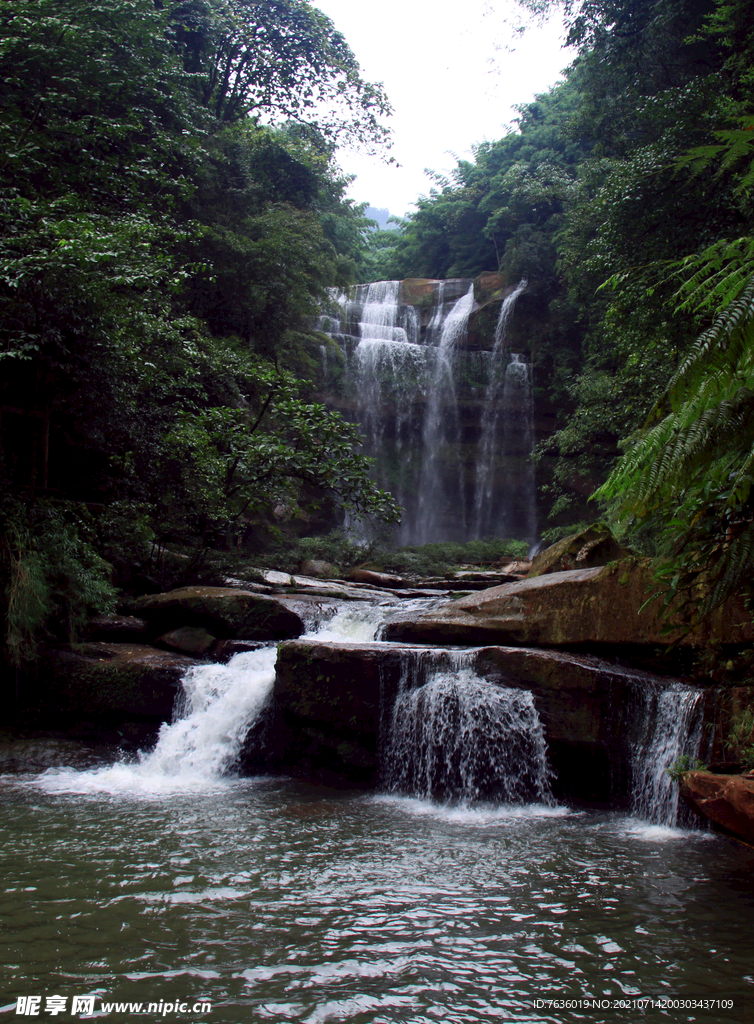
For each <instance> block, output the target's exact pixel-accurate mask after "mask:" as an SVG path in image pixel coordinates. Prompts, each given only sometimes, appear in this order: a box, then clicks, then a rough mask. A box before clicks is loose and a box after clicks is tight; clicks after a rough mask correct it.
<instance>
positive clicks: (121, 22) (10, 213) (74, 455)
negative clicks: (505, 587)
mask: <svg viewBox="0 0 754 1024" xmlns="http://www.w3.org/2000/svg"><path fill="white" fill-rule="evenodd" d="M0 74H1V75H2V81H3V89H2V93H1V94H0V112H1V114H2V116H1V117H0V137H1V139H2V145H1V146H0V151H1V152H2V158H1V159H0V331H1V332H2V334H1V335H0V368H1V369H2V377H1V379H0V389H1V394H0V411H1V420H0V422H1V424H2V426H1V430H0V477H2V483H3V487H4V490H5V493H6V503H5V505H4V506H3V509H2V530H1V531H0V532H1V533H2V544H1V545H0V548H1V551H0V554H2V558H1V559H0V574H1V575H2V579H3V586H2V594H3V595H4V596H3V601H4V604H5V611H6V612H8V632H7V636H6V643H7V650H8V651H9V652H10V657H11V660H12V661H15V662H16V663H20V662H21V661H22V660H23V657H24V655H25V653H26V654H29V653H31V652H32V650H33V642H32V639H33V636H35V637H39V636H41V635H43V632H44V629H46V628H52V629H58V630H60V629H61V628H62V624H65V625H67V626H68V627H71V628H73V627H75V625H76V620H77V617H78V616H79V614H80V613H83V612H84V611H86V610H92V609H93V608H95V607H107V606H108V603H111V601H112V587H111V583H112V582H115V583H125V584H128V582H129V576H130V577H133V575H134V572H138V571H140V568H141V570H144V571H146V570H147V568H148V567H147V564H146V563H147V561H148V559H149V557H150V550H151V549H152V548H153V547H154V546H157V547H160V546H162V545H164V544H165V543H168V542H169V543H171V544H175V543H183V544H185V545H186V546H187V547H188V548H191V547H195V546H196V545H206V544H210V543H212V544H216V545H217V544H220V545H225V544H236V543H242V542H254V541H255V540H258V539H259V537H260V536H263V535H268V534H269V533H270V531H274V530H275V528H276V527H277V526H279V525H280V524H281V523H283V522H286V521H291V520H292V519H296V517H299V519H300V518H301V517H309V519H310V520H311V522H317V521H318V519H317V517H318V516H319V517H321V518H322V519H323V522H325V523H326V522H328V514H327V509H328V508H331V507H332V506H333V503H335V504H340V505H342V506H345V507H346V508H347V509H348V510H349V511H350V512H351V513H352V514H354V515H356V516H359V515H373V516H377V517H384V518H387V519H390V518H394V517H395V516H396V514H397V513H396V509H395V506H394V504H393V503H392V501H391V500H390V498H389V497H388V496H387V495H385V494H383V493H382V492H380V491H379V490H378V489H377V488H376V487H375V486H374V485H373V484H372V483H371V482H370V481H369V478H368V475H367V465H366V460H365V459H364V458H363V457H361V456H359V455H357V454H355V453H354V447H355V446H357V445H358V443H359V440H358V437H357V435H356V434H355V432H354V430H353V429H352V428H351V427H350V426H348V425H347V424H345V423H344V421H343V420H342V419H341V418H340V417H339V416H337V415H335V414H331V413H329V412H328V411H327V410H326V409H324V408H323V407H322V406H320V405H317V404H315V403H312V401H311V400H310V398H309V397H308V394H307V389H306V385H305V384H304V383H303V382H302V380H301V379H299V378H306V377H307V376H308V375H309V374H310V371H311V370H312V368H313V367H315V366H316V365H317V362H316V360H317V357H318V347H317V346H318V341H317V339H316V338H315V337H314V336H312V335H311V334H309V333H307V329H306V325H307V323H308V322H309V321H308V318H309V317H310V316H311V315H312V313H313V312H314V311H315V310H316V308H317V304H318V302H319V300H320V299H321V297H322V296H323V294H324V290H325V289H326V288H327V287H328V286H333V285H340V286H343V285H346V284H348V283H349V282H350V281H351V280H353V279H354V277H355V275H356V272H357V267H358V264H359V260H360V259H361V249H362V239H363V235H364V233H365V231H366V230H367V229H368V221H366V220H365V218H364V217H363V216H362V211H361V208H359V207H357V206H355V205H354V204H353V203H352V202H351V201H350V200H347V199H346V198H345V189H346V187H347V180H345V179H344V178H343V176H342V175H341V174H340V172H339V171H338V169H337V166H336V165H335V164H334V162H333V152H334V141H335V138H336V137H338V138H342V137H343V136H344V135H347V136H349V137H350V138H351V139H352V140H355V141H360V142H362V143H364V144H366V145H371V146H377V145H379V144H380V143H381V142H382V141H383V140H384V134H385V132H384V128H383V127H382V125H381V121H380V118H381V116H382V115H383V114H384V113H386V112H387V111H388V107H387V103H386V100H385V98H384V96H383V94H382V92H381V91H380V89H379V87H377V86H372V85H370V84H369V83H367V82H364V81H363V80H362V78H361V76H360V73H359V69H358V65H357V64H356V61H355V59H354V57H353V54H352V53H351V51H350V50H349V48H348V46H347V44H346V42H345V40H344V39H343V38H342V36H341V35H340V34H339V33H338V32H337V31H335V29H334V27H333V25H332V23H331V22H330V21H329V20H328V19H327V18H326V17H325V16H324V15H322V14H321V13H320V12H319V11H317V10H316V9H315V8H313V7H311V6H310V5H309V4H308V3H306V2H304V0H276V2H274V3H265V4H259V3H255V2H252V0H187V2H177V0H172V2H166V0H163V2H154V0H96V2H94V3H91V2H90V3H84V2H83V0H0ZM312 517H313V518H312ZM103 555H104V556H106V558H107V559H108V560H109V564H108V563H107V562H104V561H103V560H102V556H103ZM113 565H114V567H115V575H114V576H113V569H112V566H113ZM76 579H78V580H79V582H80V586H79V588H78V590H77V589H76V586H74V581H75V580H76ZM65 581H68V582H65ZM140 582H141V583H142V585H143V582H144V581H143V579H141V580H140ZM66 594H67V595H68V596H67V597H66V596H65V595H66ZM66 609H67V610H66ZM69 632H70V629H69ZM32 635H33V636H32Z"/></svg>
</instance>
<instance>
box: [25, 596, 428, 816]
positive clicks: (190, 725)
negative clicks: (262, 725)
mask: <svg viewBox="0 0 754 1024" xmlns="http://www.w3.org/2000/svg"><path fill="white" fill-rule="evenodd" d="M432 604H434V600H433V599H431V598H430V599H427V598H415V599H413V600H408V601H405V600H404V601H401V602H400V604H398V603H397V602H388V601H386V602H382V603H377V604H369V603H367V602H361V601H360V602H344V603H343V606H342V607H341V608H340V609H339V611H338V612H337V613H336V615H335V616H334V617H333V618H332V619H330V621H329V622H327V623H325V622H324V621H321V620H320V621H319V622H314V621H313V622H312V623H311V625H310V627H309V628H310V630H311V631H310V632H309V633H307V634H306V635H305V637H304V639H317V640H323V641H328V640H329V641H333V642H337V643H349V642H350V643H364V642H369V641H371V640H374V638H375V636H376V635H377V633H378V631H379V629H380V627H381V625H382V624H383V623H384V622H385V620H386V618H389V617H390V615H391V614H393V613H395V611H396V608H397V607H400V610H401V611H402V612H409V613H410V612H411V611H412V610H416V611H419V610H426V609H428V608H429V607H430V606H431V605H432ZM276 660H277V646H276V645H271V646H270V647H265V648H262V649H260V650H258V651H250V652H247V653H244V654H237V655H236V656H235V657H234V658H232V659H231V660H230V661H229V662H228V664H227V665H221V664H207V665H195V666H193V667H192V668H190V669H189V670H188V672H187V673H186V675H185V676H184V679H183V696H182V699H181V700H180V701H179V702H178V705H177V707H176V713H175V716H174V720H173V722H172V723H170V724H168V723H165V724H164V725H163V726H162V727H161V729H160V733H159V736H158V738H157V743H156V745H155V747H154V749H153V750H151V751H149V752H146V753H140V754H139V756H138V758H136V759H135V760H133V759H132V760H125V759H124V760H122V761H118V762H116V763H115V764H113V765H110V766H107V767H103V768H95V769H93V770H91V771H77V770H76V769H74V768H63V769H49V770H48V771H46V772H44V773H43V774H42V775H40V776H39V778H38V779H37V780H35V784H37V785H39V786H41V787H42V788H43V789H45V790H46V791H47V792H51V793H81V794H86V793H112V794H121V795H132V796H157V797H162V796H166V795H170V794H181V793H193V794H201V793H212V792H217V791H218V790H222V789H223V788H225V787H227V786H228V785H229V778H228V775H227V773H228V772H229V771H230V770H231V769H232V767H233V764H234V762H235V761H236V759H237V757H238V755H239V753H240V751H241V748H242V746H243V743H244V740H245V739H246V736H247V734H248V732H249V730H250V728H251V727H252V725H253V724H254V723H255V721H256V720H257V719H258V717H259V715H260V714H261V712H262V710H263V709H264V706H265V704H266V702H267V700H268V698H269V696H270V694H271V692H272V687H273V685H274V682H275V662H276Z"/></svg>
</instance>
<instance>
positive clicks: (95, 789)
mask: <svg viewBox="0 0 754 1024" xmlns="http://www.w3.org/2000/svg"><path fill="white" fill-rule="evenodd" d="M276 657H277V648H276V647H265V648H262V649H260V650H258V651H250V652H247V653H244V654H237V655H236V656H235V657H234V658H233V659H231V661H229V662H228V664H227V665H218V664H210V665H195V666H193V667H191V668H190V669H189V670H188V671H187V673H186V675H185V676H184V679H183V697H182V700H181V701H180V702H179V706H178V707H177V709H176V716H175V718H174V720H173V722H172V723H171V724H167V723H165V724H164V725H163V726H162V727H161V729H160V734H159V737H158V739H157V743H156V745H155V747H154V749H153V750H151V751H149V752H148V753H142V754H139V757H138V760H137V761H135V762H127V761H120V762H117V763H116V764H114V765H111V766H109V767H106V768H97V769H94V770H93V771H88V772H79V771H75V770H73V769H71V768H66V769H62V770H60V771H56V770H50V771H47V772H45V773H44V775H43V776H42V777H41V780H40V781H41V784H42V785H43V786H44V788H45V789H48V790H50V791H52V792H78V793H136V794H142V795H148V796H152V795H165V794H168V793H184V792H192V793H201V792H211V791H213V790H214V789H216V788H217V787H218V785H221V778H222V776H223V775H224V774H225V772H227V770H228V769H229V768H230V767H232V765H233V762H234V761H235V760H236V758H237V756H238V754H239V752H240V750H241V746H242V744H243V742H244V740H245V738H246V735H247V733H248V731H249V729H250V728H251V726H252V724H253V723H254V721H255V720H256V719H257V718H258V717H259V715H260V714H261V712H262V709H263V707H264V705H265V703H266V701H267V698H268V697H269V695H270V693H271V691H272V686H273V684H274V682H275V660H276Z"/></svg>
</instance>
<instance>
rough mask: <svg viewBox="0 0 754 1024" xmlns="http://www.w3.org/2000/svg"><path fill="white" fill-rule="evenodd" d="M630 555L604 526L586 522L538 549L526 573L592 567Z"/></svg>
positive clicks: (538, 573)
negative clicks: (585, 525) (543, 547)
mask: <svg viewBox="0 0 754 1024" xmlns="http://www.w3.org/2000/svg"><path fill="white" fill-rule="evenodd" d="M630 555H631V552H630V551H629V550H628V549H627V548H624V547H623V546H622V545H620V544H619V543H618V541H617V540H616V539H615V537H613V535H612V533H611V532H610V530H608V528H607V527H606V526H600V525H595V526H589V527H587V529H585V530H581V531H580V532H579V533H574V534H571V536H569V537H563V539H562V540H559V541H557V543H555V544H553V545H551V546H550V547H549V548H545V550H544V551H540V553H539V554H538V555H536V556H535V557H534V559H533V561H532V563H531V568H530V570H529V577H533V576H542V575H543V574H545V573H548V572H568V571H569V570H571V569H593V568H594V567H595V566H601V565H607V563H608V562H615V561H617V560H618V559H621V558H628V557H629V556H630Z"/></svg>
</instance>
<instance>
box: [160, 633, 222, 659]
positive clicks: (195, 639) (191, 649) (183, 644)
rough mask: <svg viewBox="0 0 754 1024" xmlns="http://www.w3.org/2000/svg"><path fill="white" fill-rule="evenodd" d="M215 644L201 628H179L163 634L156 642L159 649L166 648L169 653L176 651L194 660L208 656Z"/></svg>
mask: <svg viewBox="0 0 754 1024" xmlns="http://www.w3.org/2000/svg"><path fill="white" fill-rule="evenodd" d="M216 642H217V641H216V639H215V637H214V636H212V634H211V633H209V632H208V631H207V630H206V629H202V627H201V626H181V627H180V628H179V629H172V630H171V631H170V632H169V633H163V635H162V636H161V637H159V638H158V639H157V641H156V643H157V644H159V645H160V646H161V647H168V648H169V649H170V650H171V651H178V652H179V653H181V654H190V655H192V656H193V657H195V658H201V657H203V656H204V655H205V654H208V653H209V652H210V651H211V650H212V648H213V647H214V646H215V643H216Z"/></svg>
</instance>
